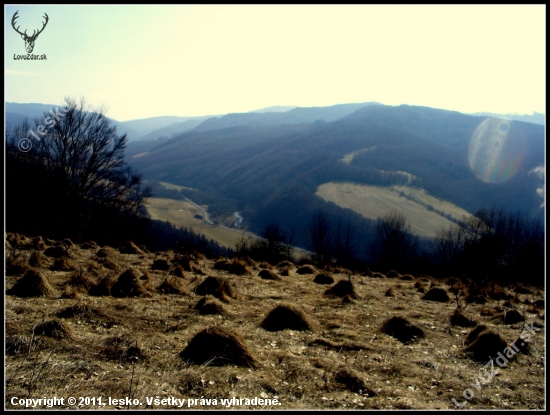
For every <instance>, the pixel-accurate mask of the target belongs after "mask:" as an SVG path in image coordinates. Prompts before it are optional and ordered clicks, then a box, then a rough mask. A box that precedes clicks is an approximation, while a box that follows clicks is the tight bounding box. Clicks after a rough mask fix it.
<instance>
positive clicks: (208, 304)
mask: <svg viewBox="0 0 550 415" xmlns="http://www.w3.org/2000/svg"><path fill="white" fill-rule="evenodd" d="M194 309H195V310H197V311H198V312H199V314H201V315H208V314H220V315H222V316H227V315H229V314H230V313H229V312H228V311H227V309H226V308H225V306H224V305H223V304H222V303H221V302H220V301H218V300H217V299H216V298H214V297H212V296H210V295H208V296H206V297H203V298H201V299H200V300H199V302H198V303H197V304H196V305H195V307H194Z"/></svg>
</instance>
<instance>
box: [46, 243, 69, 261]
mask: <svg viewBox="0 0 550 415" xmlns="http://www.w3.org/2000/svg"><path fill="white" fill-rule="evenodd" d="M44 255H46V256H49V257H50V258H63V257H66V256H68V255H69V253H68V251H67V248H66V247H64V246H61V245H56V246H52V247H49V248H47V249H46V250H45V251H44Z"/></svg>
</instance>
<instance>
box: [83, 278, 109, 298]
mask: <svg viewBox="0 0 550 415" xmlns="http://www.w3.org/2000/svg"><path fill="white" fill-rule="evenodd" d="M113 285H115V280H114V278H113V277H111V276H109V275H107V276H106V277H103V278H102V279H101V280H100V281H99V283H98V284H97V285H94V286H92V287H91V288H90V290H89V291H88V294H89V295H94V296H109V295H111V289H112V288H113Z"/></svg>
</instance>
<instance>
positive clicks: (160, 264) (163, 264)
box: [151, 259, 170, 271]
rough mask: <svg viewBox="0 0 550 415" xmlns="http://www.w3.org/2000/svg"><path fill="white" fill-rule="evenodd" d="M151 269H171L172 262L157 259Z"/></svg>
mask: <svg viewBox="0 0 550 415" xmlns="http://www.w3.org/2000/svg"><path fill="white" fill-rule="evenodd" d="M151 269H152V270H157V271H169V270H170V264H169V263H168V261H167V260H165V259H155V260H154V261H153V265H151Z"/></svg>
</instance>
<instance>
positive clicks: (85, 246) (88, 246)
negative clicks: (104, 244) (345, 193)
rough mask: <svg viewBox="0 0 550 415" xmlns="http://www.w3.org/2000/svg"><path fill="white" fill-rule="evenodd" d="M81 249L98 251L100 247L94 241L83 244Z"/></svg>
mask: <svg viewBox="0 0 550 415" xmlns="http://www.w3.org/2000/svg"><path fill="white" fill-rule="evenodd" d="M80 248H82V249H94V250H95V249H97V248H98V246H97V244H96V243H95V242H94V241H89V242H82V243H81V244H80Z"/></svg>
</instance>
